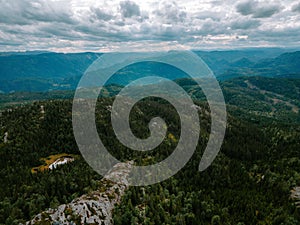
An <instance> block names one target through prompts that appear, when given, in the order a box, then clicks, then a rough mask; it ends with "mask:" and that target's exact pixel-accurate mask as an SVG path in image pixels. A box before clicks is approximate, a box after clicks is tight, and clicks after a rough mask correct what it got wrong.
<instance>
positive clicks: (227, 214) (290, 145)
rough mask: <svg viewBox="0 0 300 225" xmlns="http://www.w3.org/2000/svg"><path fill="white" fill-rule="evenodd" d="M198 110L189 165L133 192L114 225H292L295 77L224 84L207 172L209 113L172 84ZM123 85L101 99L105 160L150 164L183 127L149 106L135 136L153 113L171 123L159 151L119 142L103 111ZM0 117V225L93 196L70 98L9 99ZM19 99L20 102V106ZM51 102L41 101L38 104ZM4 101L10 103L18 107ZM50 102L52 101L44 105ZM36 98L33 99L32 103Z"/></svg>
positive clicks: (296, 167) (297, 130) (141, 108)
mask: <svg viewBox="0 0 300 225" xmlns="http://www.w3.org/2000/svg"><path fill="white" fill-rule="evenodd" d="M177 82H178V83H179V84H180V85H182V87H183V88H184V89H185V90H187V91H188V92H189V93H190V94H191V95H192V96H193V98H194V100H195V103H196V104H197V105H199V106H200V108H201V110H200V111H199V118H200V120H201V135H200V139H199V144H198V148H197V150H196V153H195V154H194V156H193V158H192V159H191V160H190V161H189V163H188V164H187V165H186V167H185V168H184V169H183V170H182V171H180V172H179V173H178V174H176V175H175V176H174V177H172V178H170V179H168V180H166V181H164V182H162V183H159V184H155V185H151V186H147V187H131V188H130V189H129V190H128V191H127V192H126V194H125V196H124V197H123V199H122V203H121V204H120V205H119V206H118V207H117V208H116V209H115V211H114V223H115V224H116V225H118V224H188V225H191V224H299V223H300V215H299V209H297V207H296V204H295V202H294V200H292V199H290V191H291V189H292V188H293V187H296V186H299V185H300V161H299V152H298V150H299V149H300V142H299V140H300V119H299V107H300V102H299V99H300V98H299V90H300V83H299V80H297V79H284V78H278V79H274V78H260V77H252V78H249V77H245V78H236V79H234V80H228V81H224V82H222V83H221V86H222V89H223V91H224V95H225V100H226V102H227V107H228V125H227V131H226V137H225V141H224V143H223V146H222V149H221V152H220V153H219V155H218V156H217V159H216V160H215V161H214V162H213V164H212V165H211V166H210V167H209V168H208V169H207V170H206V171H204V172H202V173H200V172H198V165H199V161H200V158H201V156H202V153H203V151H204V148H205V146H206V143H207V139H208V134H209V131H210V116H209V107H208V104H207V103H206V101H205V98H203V95H202V94H201V90H198V89H197V88H196V87H195V85H194V84H193V82H191V81H189V80H187V79H181V80H177ZM120 88H121V87H113V86H110V87H107V90H106V96H104V97H101V98H99V100H98V104H97V110H96V123H97V125H98V127H97V128H98V132H99V136H100V137H101V139H102V140H103V142H104V144H105V146H107V148H108V149H109V151H110V152H111V154H112V155H114V156H115V157H116V158H118V159H119V160H122V161H127V160H135V163H136V164H139V165H147V164H153V163H155V162H158V161H161V160H162V159H164V158H166V157H167V156H168V155H169V154H170V153H171V152H172V151H173V150H174V147H176V144H177V141H178V137H179V136H180V132H178V130H180V129H179V126H180V122H179V117H178V115H177V114H176V111H175V110H174V108H173V107H172V105H170V104H169V103H168V102H166V101H164V100H161V99H157V98H147V99H145V100H144V101H141V102H139V103H138V104H137V105H136V106H135V107H134V109H133V111H132V112H131V116H130V117H131V127H132V131H133V133H134V134H135V135H136V136H137V137H140V138H145V137H147V136H149V129H148V126H147V124H148V123H149V120H150V119H151V118H153V116H157V115H159V116H160V117H162V118H163V119H165V121H166V123H167V124H168V133H167V135H166V138H165V140H164V141H163V143H162V144H161V145H160V146H159V147H158V148H157V149H155V150H153V151H151V152H149V153H143V154H140V153H139V152H135V151H131V150H130V149H127V148H125V147H124V146H122V144H121V143H119V142H118V140H117V138H116V137H115V135H114V133H113V129H112V127H111V124H110V112H109V110H108V109H109V106H110V105H111V104H112V102H113V100H114V97H113V95H114V94H115V93H117V92H118V91H119V90H120ZM0 97H1V99H2V100H3V101H2V103H6V104H4V105H2V106H3V107H4V108H2V111H1V117H0V127H1V130H0V137H3V138H2V139H1V140H0V179H1V180H0V189H1V192H0V224H8V225H11V224H19V222H25V221H28V220H29V219H31V218H32V217H33V216H34V215H36V214H37V213H40V212H41V211H43V210H45V209H47V208H49V207H50V208H55V207H57V206H58V205H60V204H63V203H67V202H70V201H72V200H73V199H74V198H75V197H78V196H80V195H82V194H84V193H88V192H90V191H92V190H96V189H97V188H99V186H100V184H99V180H100V179H101V176H100V175H98V174H97V173H96V172H94V171H93V170H92V169H91V168H90V167H89V165H87V163H86V162H85V161H84V160H83V158H82V157H80V152H79V150H78V148H77V145H76V142H75V139H74V136H73V131H72V120H71V119H72V100H71V98H72V93H70V92H61V93H59V92H55V93H47V94H46V93H43V94H38V93H36V94H32V95H30V94H28V93H27V94H24V93H23V94H19V93H15V94H10V95H2V96H0ZM24 98H26V99H25V100H26V101H27V104H24ZM45 98H46V99H48V100H42V99H45ZM7 99H16V105H11V104H8V103H9V102H11V101H10V100H9V101H8V100H7ZM51 99H52V100H51ZM36 100H39V101H36ZM59 153H66V154H72V155H78V158H77V159H76V160H75V161H74V162H72V163H69V164H66V165H63V166H60V167H58V168H57V169H55V170H45V171H44V172H38V173H32V168H34V167H37V166H40V165H42V164H43V161H41V158H47V157H49V156H50V155H54V154H59Z"/></svg>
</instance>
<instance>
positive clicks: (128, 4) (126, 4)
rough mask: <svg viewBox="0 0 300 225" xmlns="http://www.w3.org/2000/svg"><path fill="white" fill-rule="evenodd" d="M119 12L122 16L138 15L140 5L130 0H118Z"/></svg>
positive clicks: (139, 13)
mask: <svg viewBox="0 0 300 225" xmlns="http://www.w3.org/2000/svg"><path fill="white" fill-rule="evenodd" d="M120 9H121V14H122V16H123V17H124V18H130V17H133V16H140V15H141V11H140V7H139V6H138V5H137V4H136V3H135V2H132V1H122V2H120Z"/></svg>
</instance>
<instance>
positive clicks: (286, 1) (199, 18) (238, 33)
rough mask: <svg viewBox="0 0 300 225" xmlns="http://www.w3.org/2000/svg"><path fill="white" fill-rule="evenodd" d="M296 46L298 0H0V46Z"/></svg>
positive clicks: (59, 48) (298, 39) (1, 48)
mask: <svg viewBox="0 0 300 225" xmlns="http://www.w3.org/2000/svg"><path fill="white" fill-rule="evenodd" d="M269 46H272V47H273V46H278V47H299V46H300V1H299V0H296V1H295V0H242V1H239V0H175V1H172V0H170V1H165V0H132V1H131V0H130V1H128V0H125V1H123V0H121V1H120V0H0V51H16V50H17V51H19V50H22V51H23V50H50V51H61V52H78V51H102V52H107V51H132V50H134V51H149V50H158V49H159V50H161V49H166V50H168V49H175V48H176V49H178V48H179V49H227V48H241V47H269Z"/></svg>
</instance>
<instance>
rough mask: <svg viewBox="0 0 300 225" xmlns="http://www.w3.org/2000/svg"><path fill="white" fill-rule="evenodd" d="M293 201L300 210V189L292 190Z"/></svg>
mask: <svg viewBox="0 0 300 225" xmlns="http://www.w3.org/2000/svg"><path fill="white" fill-rule="evenodd" d="M291 199H293V200H294V201H295V204H296V206H297V208H300V187H294V188H293V189H292V190H291Z"/></svg>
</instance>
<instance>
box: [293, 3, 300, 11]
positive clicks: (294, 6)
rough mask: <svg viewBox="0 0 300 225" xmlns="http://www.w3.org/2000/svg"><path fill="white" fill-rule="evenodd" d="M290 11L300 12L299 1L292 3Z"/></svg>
mask: <svg viewBox="0 0 300 225" xmlns="http://www.w3.org/2000/svg"><path fill="white" fill-rule="evenodd" d="M292 11H293V12H299V13H300V2H299V3H298V4H296V5H293V7H292Z"/></svg>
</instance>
